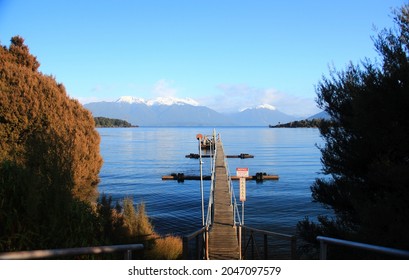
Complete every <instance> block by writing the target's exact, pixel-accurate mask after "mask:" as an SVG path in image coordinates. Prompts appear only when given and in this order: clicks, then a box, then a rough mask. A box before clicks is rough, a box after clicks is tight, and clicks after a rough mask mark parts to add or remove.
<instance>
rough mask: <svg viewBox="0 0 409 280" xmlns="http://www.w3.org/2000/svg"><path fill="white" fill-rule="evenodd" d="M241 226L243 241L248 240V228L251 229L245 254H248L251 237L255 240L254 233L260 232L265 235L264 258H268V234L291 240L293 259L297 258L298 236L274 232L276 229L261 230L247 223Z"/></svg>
mask: <svg viewBox="0 0 409 280" xmlns="http://www.w3.org/2000/svg"><path fill="white" fill-rule="evenodd" d="M240 227H241V229H243V241H244V242H246V238H245V235H246V230H248V231H250V237H249V240H248V242H247V246H245V248H244V252H243V255H246V252H247V247H248V245H249V243H250V241H251V239H253V240H252V241H253V242H254V237H253V233H258V234H261V235H263V236H264V241H263V243H264V244H263V247H264V258H265V259H268V241H267V237H268V236H271V237H274V238H279V239H283V240H287V241H290V255H291V259H293V260H294V259H297V237H296V236H295V235H291V234H284V233H278V232H274V231H267V230H261V229H256V228H252V227H248V226H245V225H241V226H240Z"/></svg>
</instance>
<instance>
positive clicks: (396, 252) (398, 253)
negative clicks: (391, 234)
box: [317, 236, 409, 260]
mask: <svg viewBox="0 0 409 280" xmlns="http://www.w3.org/2000/svg"><path fill="white" fill-rule="evenodd" d="M317 240H318V241H319V242H320V259H321V260H326V259H327V247H328V244H333V245H341V246H345V247H351V248H357V249H362V250H366V251H373V252H376V253H381V254H385V255H391V256H395V257H399V258H404V259H409V251H405V250H400V249H394V248H388V247H383V246H377V245H371V244H366V243H360V242H354V241H349V240H343V239H337V238H331V237H326V236H317Z"/></svg>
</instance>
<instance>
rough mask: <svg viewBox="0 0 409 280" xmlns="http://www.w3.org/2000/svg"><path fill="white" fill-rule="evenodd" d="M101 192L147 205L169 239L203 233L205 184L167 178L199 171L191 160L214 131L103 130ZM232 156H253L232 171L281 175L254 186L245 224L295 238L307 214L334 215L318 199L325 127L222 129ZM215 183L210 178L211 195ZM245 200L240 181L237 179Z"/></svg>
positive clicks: (233, 163)
mask: <svg viewBox="0 0 409 280" xmlns="http://www.w3.org/2000/svg"><path fill="white" fill-rule="evenodd" d="M98 131H99V133H100V135H101V154H102V156H103V158H104V165H103V168H102V170H101V172H100V177H101V183H100V185H99V192H100V193H105V194H107V195H111V196H112V197H113V200H114V201H115V200H121V199H123V198H124V197H132V198H133V199H134V202H135V203H139V202H141V201H144V202H145V204H146V209H147V212H148V215H149V216H150V217H151V219H152V222H153V224H154V226H155V230H156V231H157V232H159V233H161V234H166V233H173V234H179V235H183V234H187V233H191V232H193V231H195V230H197V229H199V228H200V225H201V202H200V198H201V195H200V182H199V181H185V182H184V183H178V182H177V181H162V176H163V175H168V174H170V173H185V174H186V175H198V174H199V161H198V160H197V159H189V158H185V155H187V154H189V153H198V143H197V140H196V134H198V133H201V134H204V135H211V134H212V131H213V128H207V127H177V128H175V127H140V128H102V129H98ZM216 132H217V133H220V136H221V138H222V140H223V144H224V150H225V154H226V155H237V154H240V153H249V154H252V155H254V156H255V157H254V158H253V159H228V164H229V167H230V171H231V172H233V173H235V170H236V167H248V168H249V170H250V174H251V175H253V174H255V173H256V172H266V173H268V174H278V175H279V176H280V179H279V180H278V181H264V182H263V183H256V182H255V181H248V182H247V201H246V202H245V223H246V225H248V226H252V227H256V228H260V229H265V230H272V231H277V232H282V233H288V234H293V233H295V225H296V224H297V222H298V221H299V220H301V219H303V218H304V217H305V216H310V217H311V218H314V217H316V216H317V215H318V214H322V213H326V210H324V209H323V208H322V207H321V206H320V205H319V204H317V203H312V202H311V192H310V186H311V184H312V183H313V182H314V180H315V178H316V177H317V176H321V175H320V174H319V172H320V170H321V163H320V152H319V150H318V148H317V147H316V144H318V145H320V144H322V143H323V140H322V139H321V138H320V135H319V131H318V130H317V129H309V128H305V129H304V128H297V129H275V128H268V127H244V128H243V127H220V128H216ZM203 173H204V174H209V173H210V159H206V158H205V159H204V166H203ZM209 186H210V181H204V187H205V197H206V205H207V197H208V193H209ZM235 189H236V196H237V197H238V195H237V194H238V182H235Z"/></svg>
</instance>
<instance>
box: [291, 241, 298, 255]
mask: <svg viewBox="0 0 409 280" xmlns="http://www.w3.org/2000/svg"><path fill="white" fill-rule="evenodd" d="M291 259H292V260H295V259H297V237H295V236H293V237H291Z"/></svg>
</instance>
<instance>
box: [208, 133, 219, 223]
mask: <svg viewBox="0 0 409 280" xmlns="http://www.w3.org/2000/svg"><path fill="white" fill-rule="evenodd" d="M213 141H216V139H213ZM216 146H217V145H214V152H213V158H212V162H213V164H212V165H211V169H212V170H211V181H210V194H209V203H208V207H207V216H206V223H205V225H206V226H207V227H210V226H211V225H212V224H213V204H214V185H215V183H216V181H215V173H216V155H217V147H216Z"/></svg>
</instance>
